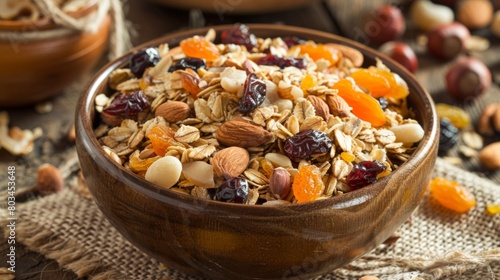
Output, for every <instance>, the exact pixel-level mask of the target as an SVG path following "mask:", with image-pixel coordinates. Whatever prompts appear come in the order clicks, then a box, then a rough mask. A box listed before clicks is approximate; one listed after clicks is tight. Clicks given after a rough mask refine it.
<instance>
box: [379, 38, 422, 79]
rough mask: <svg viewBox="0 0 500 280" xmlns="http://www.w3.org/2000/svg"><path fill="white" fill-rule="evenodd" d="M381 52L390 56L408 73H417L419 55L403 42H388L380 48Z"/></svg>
mask: <svg viewBox="0 0 500 280" xmlns="http://www.w3.org/2000/svg"><path fill="white" fill-rule="evenodd" d="M379 51H380V52H382V53H384V54H386V55H388V56H389V57H390V58H392V59H394V60H395V61H396V62H398V63H399V64H401V65H403V66H404V67H405V68H406V69H408V71H410V72H412V73H415V71H417V69H418V59H417V55H415V52H414V51H413V49H412V48H410V46H408V45H407V44H405V43H402V42H387V43H385V44H383V45H382V46H380V48H379Z"/></svg>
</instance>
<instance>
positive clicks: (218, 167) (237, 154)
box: [210, 147, 250, 179]
mask: <svg viewBox="0 0 500 280" xmlns="http://www.w3.org/2000/svg"><path fill="white" fill-rule="evenodd" d="M249 162H250V155H249V154H248V151H247V150H245V149H243V148H240V147H229V148H225V149H222V150H220V151H218V152H216V153H215V154H214V156H213V157H212V159H211V160H210V163H211V164H212V166H213V168H214V172H215V174H216V175H217V176H219V177H221V178H224V179H230V178H236V177H238V176H240V175H241V173H243V171H245V170H246V169H247V166H248V163H249Z"/></svg>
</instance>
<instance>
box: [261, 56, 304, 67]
mask: <svg viewBox="0 0 500 280" xmlns="http://www.w3.org/2000/svg"><path fill="white" fill-rule="evenodd" d="M256 63H257V64H259V65H276V66H278V67H279V68H281V69H283V68H285V67H290V66H293V67H295V68H299V69H306V66H307V61H306V60H305V59H304V58H283V57H279V56H277V55H273V54H268V55H267V56H264V57H261V58H259V59H258V60H257V61H256Z"/></svg>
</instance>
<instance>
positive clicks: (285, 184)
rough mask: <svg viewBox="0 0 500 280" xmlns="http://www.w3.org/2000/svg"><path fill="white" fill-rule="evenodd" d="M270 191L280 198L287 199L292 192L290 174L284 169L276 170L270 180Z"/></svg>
mask: <svg viewBox="0 0 500 280" xmlns="http://www.w3.org/2000/svg"><path fill="white" fill-rule="evenodd" d="M269 189H270V190H271V192H272V193H273V194H274V195H277V196H279V197H280V198H283V197H286V196H287V195H288V192H289V191H290V173H288V171H287V170H286V169H285V168H283V167H278V168H275V169H274V170H273V173H271V178H270V179H269Z"/></svg>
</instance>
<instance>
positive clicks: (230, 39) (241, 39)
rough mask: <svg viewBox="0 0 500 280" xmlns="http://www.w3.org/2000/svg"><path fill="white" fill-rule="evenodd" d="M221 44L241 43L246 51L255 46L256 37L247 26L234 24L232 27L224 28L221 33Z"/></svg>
mask: <svg viewBox="0 0 500 280" xmlns="http://www.w3.org/2000/svg"><path fill="white" fill-rule="evenodd" d="M221 41H222V43H223V44H235V45H243V46H245V47H246V48H247V50H248V51H251V50H252V49H253V48H254V47H255V46H257V38H256V37H255V35H254V34H252V33H250V29H249V28H248V26H246V25H244V24H239V23H237V24H235V25H234V26H233V28H231V29H228V30H224V31H223V32H222V34H221Z"/></svg>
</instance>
